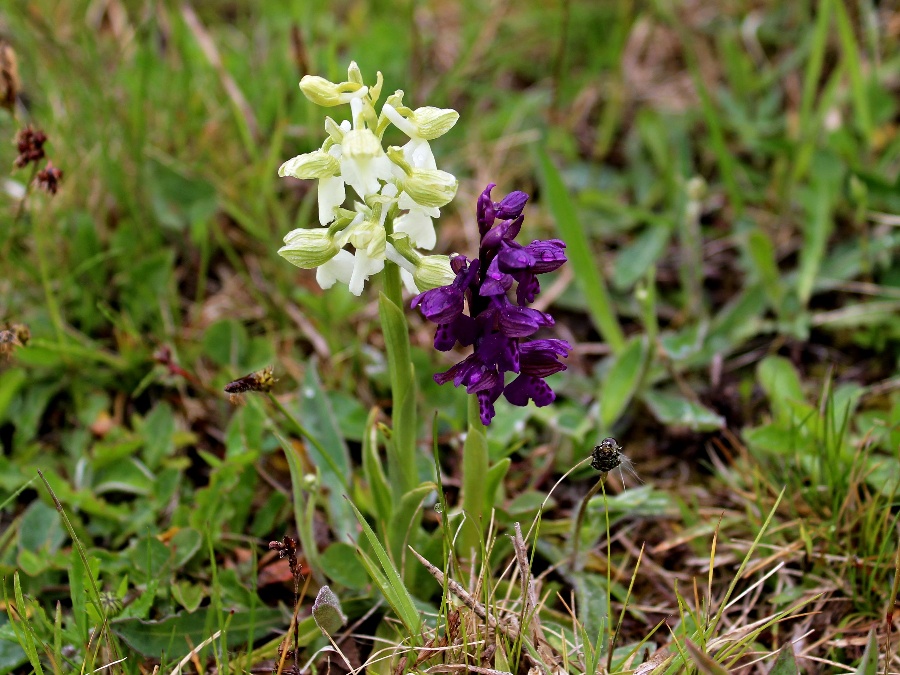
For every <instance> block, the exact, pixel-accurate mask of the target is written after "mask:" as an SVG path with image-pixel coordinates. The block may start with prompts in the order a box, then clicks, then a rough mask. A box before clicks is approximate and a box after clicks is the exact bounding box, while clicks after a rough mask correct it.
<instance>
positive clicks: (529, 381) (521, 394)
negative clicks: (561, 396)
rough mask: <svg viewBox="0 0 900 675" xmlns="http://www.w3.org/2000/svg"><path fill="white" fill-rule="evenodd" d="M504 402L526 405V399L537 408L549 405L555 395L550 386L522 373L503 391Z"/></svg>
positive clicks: (537, 378)
mask: <svg viewBox="0 0 900 675" xmlns="http://www.w3.org/2000/svg"><path fill="white" fill-rule="evenodd" d="M503 395H504V396H505V397H506V400H507V401H509V402H510V403H512V404H513V405H517V406H526V405H528V399H531V400H532V401H534V404H535V405H536V406H537V407H538V408H542V407H544V406H545V405H550V404H551V403H553V401H554V400H555V399H556V394H555V393H554V392H553V390H552V389H551V388H550V385H549V384H547V383H546V382H544V380H542V379H541V378H539V377H534V376H533V375H528V374H525V373H522V374H521V375H519V376H518V377H517V378H516V379H515V380H513V381H512V382H510V383H509V385H507V387H506V388H505V389H504V390H503Z"/></svg>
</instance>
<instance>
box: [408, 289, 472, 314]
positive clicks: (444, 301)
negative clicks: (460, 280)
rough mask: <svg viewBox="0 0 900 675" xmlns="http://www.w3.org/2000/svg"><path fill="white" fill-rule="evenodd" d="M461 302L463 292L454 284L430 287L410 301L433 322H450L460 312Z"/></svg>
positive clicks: (461, 308)
mask: <svg viewBox="0 0 900 675" xmlns="http://www.w3.org/2000/svg"><path fill="white" fill-rule="evenodd" d="M463 304H464V302H463V294H462V292H461V291H460V290H459V289H458V288H456V287H455V285H450V286H439V287H438V288H432V289H431V290H430V291H425V292H424V293H420V294H419V295H417V296H416V297H415V298H413V301H412V306H413V307H418V308H419V311H420V312H422V314H423V315H424V316H425V318H426V319H428V320H429V321H433V322H434V323H450V322H451V321H453V320H454V319H455V318H456V317H458V316H459V315H460V314H462V311H463Z"/></svg>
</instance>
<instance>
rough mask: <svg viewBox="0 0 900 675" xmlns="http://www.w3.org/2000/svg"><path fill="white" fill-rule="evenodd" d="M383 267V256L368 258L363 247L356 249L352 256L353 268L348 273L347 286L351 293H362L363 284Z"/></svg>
mask: <svg viewBox="0 0 900 675" xmlns="http://www.w3.org/2000/svg"><path fill="white" fill-rule="evenodd" d="M383 269H384V256H382V257H381V258H370V257H369V254H368V253H366V251H365V249H357V251H356V254H355V255H354V257H353V270H352V273H351V275H350V280H349V282H348V286H349V287H350V292H351V293H353V295H356V296H359V295H362V292H363V286H364V285H365V282H367V281H368V280H369V277H370V276H371V275H373V274H378V272H380V271H381V270H383Z"/></svg>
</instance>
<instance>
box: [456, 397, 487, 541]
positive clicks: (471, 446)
mask: <svg viewBox="0 0 900 675" xmlns="http://www.w3.org/2000/svg"><path fill="white" fill-rule="evenodd" d="M468 417H469V425H468V431H467V433H466V442H465V444H464V445H463V467H462V505H463V511H464V512H465V514H466V521H467V522H466V526H465V527H463V529H462V532H461V533H460V546H461V548H462V550H461V551H460V553H461V554H462V555H463V556H464V557H468V556H469V555H470V554H472V551H473V550H474V551H479V550H480V548H481V539H482V536H483V534H484V528H485V509H486V506H487V495H486V485H487V481H486V478H487V472H488V447H487V434H486V432H485V428H484V424H482V422H481V413H480V410H479V406H478V397H477V396H476V395H474V394H471V395H470V396H469V397H468Z"/></svg>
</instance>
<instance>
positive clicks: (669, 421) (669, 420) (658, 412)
mask: <svg viewBox="0 0 900 675" xmlns="http://www.w3.org/2000/svg"><path fill="white" fill-rule="evenodd" d="M641 398H642V399H643V401H644V403H646V404H647V407H648V408H650V411H651V412H652V413H653V416H654V417H656V419H658V420H659V421H660V422H662V423H663V424H665V425H666V426H673V427H687V428H688V429H690V430H692V431H714V430H716V429H721V428H722V427H724V426H725V418H724V417H722V416H721V415H719V414H717V413H715V412H713V411H712V410H710V409H709V408H707V407H706V406H705V405H703V404H702V403H699V402H698V401H693V400H691V399H688V398H685V397H684V396H682V395H681V394H675V393H668V392H662V391H655V390H650V391H646V392H644V394H643V395H642V397H641Z"/></svg>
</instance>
